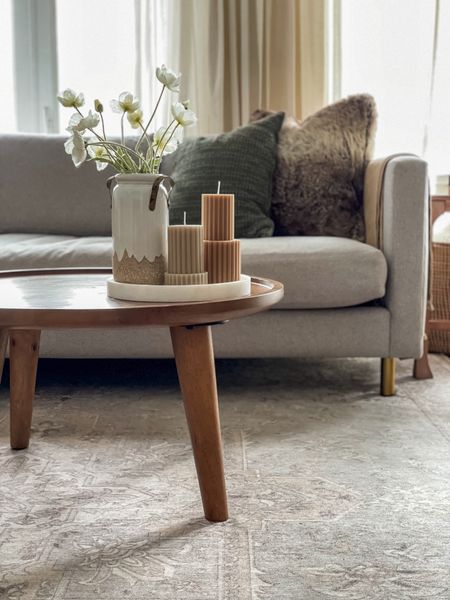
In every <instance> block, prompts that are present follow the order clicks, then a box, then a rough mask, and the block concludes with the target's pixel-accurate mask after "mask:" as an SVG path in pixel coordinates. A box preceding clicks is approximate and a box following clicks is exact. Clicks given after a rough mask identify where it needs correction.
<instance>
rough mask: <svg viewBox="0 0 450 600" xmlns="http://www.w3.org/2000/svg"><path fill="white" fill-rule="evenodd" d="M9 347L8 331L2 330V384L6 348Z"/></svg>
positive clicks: (0, 356) (0, 377) (0, 348)
mask: <svg viewBox="0 0 450 600" xmlns="http://www.w3.org/2000/svg"><path fill="white" fill-rule="evenodd" d="M7 346H8V331H7V330H6V329H0V383H1V382H2V375H3V367H4V366H5V356H6V348H7Z"/></svg>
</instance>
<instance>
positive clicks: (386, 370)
mask: <svg viewBox="0 0 450 600" xmlns="http://www.w3.org/2000/svg"><path fill="white" fill-rule="evenodd" d="M380 391H381V395H382V396H395V391H396V390H395V358H382V359H381V390H380Z"/></svg>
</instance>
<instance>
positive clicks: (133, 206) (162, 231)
mask: <svg viewBox="0 0 450 600" xmlns="http://www.w3.org/2000/svg"><path fill="white" fill-rule="evenodd" d="M114 183H115V185H114V188H113V190H112V237H113V278H114V280H115V281H119V282H121V283H135V284H151V285H163V284H164V273H165V271H166V270H167V227H168V225H169V194H170V190H171V188H172V180H171V179H170V177H167V176H165V175H159V174H156V175H150V174H140V173H138V174H119V175H116V176H115V178H114Z"/></svg>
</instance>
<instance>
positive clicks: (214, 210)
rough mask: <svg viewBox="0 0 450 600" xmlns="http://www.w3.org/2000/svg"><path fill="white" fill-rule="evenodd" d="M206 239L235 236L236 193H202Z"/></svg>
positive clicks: (222, 238) (228, 238)
mask: <svg viewBox="0 0 450 600" xmlns="http://www.w3.org/2000/svg"><path fill="white" fill-rule="evenodd" d="M202 224H203V226H204V228H205V240H232V239H233V238H234V194H202Z"/></svg>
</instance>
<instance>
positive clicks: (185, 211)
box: [184, 211, 186, 225]
mask: <svg viewBox="0 0 450 600" xmlns="http://www.w3.org/2000/svg"><path fill="white" fill-rule="evenodd" d="M184 225H186V211H184Z"/></svg>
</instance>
